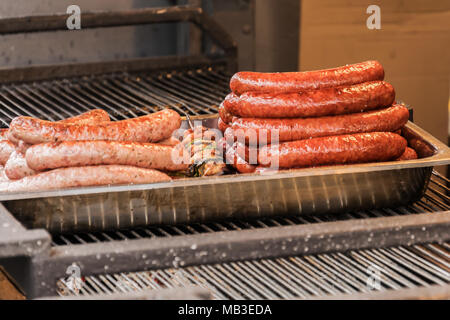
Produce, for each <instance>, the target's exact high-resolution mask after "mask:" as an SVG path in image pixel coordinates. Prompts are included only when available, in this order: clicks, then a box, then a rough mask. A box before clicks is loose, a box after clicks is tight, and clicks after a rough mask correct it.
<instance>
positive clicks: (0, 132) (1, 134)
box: [0, 129, 8, 141]
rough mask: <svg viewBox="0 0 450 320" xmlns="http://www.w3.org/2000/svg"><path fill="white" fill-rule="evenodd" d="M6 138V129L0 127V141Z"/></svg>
mask: <svg viewBox="0 0 450 320" xmlns="http://www.w3.org/2000/svg"><path fill="white" fill-rule="evenodd" d="M3 140H8V129H0V141H3Z"/></svg>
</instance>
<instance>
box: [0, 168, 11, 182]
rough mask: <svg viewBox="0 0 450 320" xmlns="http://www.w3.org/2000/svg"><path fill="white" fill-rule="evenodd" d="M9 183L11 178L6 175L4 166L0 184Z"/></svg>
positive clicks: (1, 169)
mask: <svg viewBox="0 0 450 320" xmlns="http://www.w3.org/2000/svg"><path fill="white" fill-rule="evenodd" d="M5 181H9V178H8V177H7V176H6V174H5V168H3V166H0V183H1V182H5Z"/></svg>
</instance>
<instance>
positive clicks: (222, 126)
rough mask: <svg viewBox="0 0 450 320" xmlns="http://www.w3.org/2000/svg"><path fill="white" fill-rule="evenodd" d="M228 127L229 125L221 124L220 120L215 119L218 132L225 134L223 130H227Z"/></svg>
mask: <svg viewBox="0 0 450 320" xmlns="http://www.w3.org/2000/svg"><path fill="white" fill-rule="evenodd" d="M229 127H230V125H228V124H226V123H225V122H223V120H222V119H221V118H219V119H217V128H218V129H219V130H220V131H222V132H225V130H227V129H228V128H229Z"/></svg>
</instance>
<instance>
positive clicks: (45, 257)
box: [0, 177, 450, 298]
mask: <svg viewBox="0 0 450 320" xmlns="http://www.w3.org/2000/svg"><path fill="white" fill-rule="evenodd" d="M440 179H441V180H439V181H440V182H438V183H439V184H441V185H442V186H444V184H446V183H447V180H443V179H445V178H443V177H442V178H440ZM442 183H444V184H442ZM436 186H437V185H435V186H434V188H433V189H435V192H439V193H441V196H440V197H438V198H439V199H441V200H442V201H443V202H442V204H441V207H438V208H442V207H443V206H444V205H445V206H446V207H447V209H448V208H449V200H448V198H446V197H447V196H446V194H448V191H446V190H448V189H447V188H445V189H441V188H439V189H438V188H437V187H436ZM444 187H445V186H444ZM429 190H431V189H430V188H429ZM429 192H431V191H429ZM432 195H434V193H433V192H431V193H430V196H432ZM444 196H445V197H444ZM430 199H431V198H430ZM429 201H431V200H429ZM426 202H427V201H425V202H424V203H423V204H420V206H421V207H422V208H423V209H424V211H425V212H426V213H416V214H412V213H414V212H417V211H412V212H411V214H407V213H408V212H405V210H406V211H408V210H407V209H401V208H399V209H398V210H400V211H399V212H402V213H405V214H404V215H395V216H387V217H383V216H381V217H373V218H367V217H366V216H365V214H364V213H360V214H361V217H362V219H352V218H351V216H352V215H350V219H347V220H338V221H329V222H326V221H325V222H323V221H320V222H317V223H313V224H308V223H307V224H300V225H287V226H270V227H269V226H267V227H263V228H260V229H258V228H252V229H247V230H239V229H238V230H232V231H230V230H224V231H217V232H210V233H199V234H188V235H179V236H172V237H152V238H144V239H137V240H123V241H109V242H99V243H88V244H79V245H72V244H68V245H62V246H53V247H52V244H51V241H52V240H51V236H50V235H49V234H48V233H47V232H46V231H44V230H24V232H20V235H21V236H22V238H21V241H23V235H24V234H33V233H37V234H39V235H42V234H45V235H46V236H45V237H43V238H40V239H38V240H37V239H36V238H33V239H32V240H30V245H29V248H31V249H29V250H25V248H24V245H23V242H21V244H20V245H19V244H17V248H19V249H20V250H22V255H25V256H26V257H27V258H25V259H23V258H22V259H19V258H18V259H16V260H14V259H12V260H9V261H8V260H6V264H3V261H2V264H3V265H4V267H5V269H6V270H7V271H8V272H9V273H10V275H11V276H12V277H13V278H15V279H17V281H18V283H19V286H20V287H21V289H22V290H23V291H24V292H25V293H26V294H27V296H28V297H30V298H37V297H43V296H51V295H54V293H55V292H54V290H55V284H56V282H57V281H58V279H60V278H64V277H66V276H67V275H66V269H67V267H68V266H70V265H72V263H75V264H77V265H78V266H80V268H81V272H82V274H83V275H86V276H87V275H96V274H97V275H98V274H105V273H121V272H133V271H142V270H155V269H166V268H173V267H174V264H178V266H179V265H180V263H181V264H183V267H187V266H196V265H205V264H214V263H217V262H218V261H220V262H234V261H246V260H254V259H269V258H280V257H288V256H294V255H295V256H298V255H305V254H308V255H311V254H319V253H321V254H323V253H331V252H345V251H346V250H356V249H358V250H360V249H370V248H386V247H391V246H397V245H410V246H412V245H415V244H421V243H432V242H437V243H444V242H446V241H449V240H450V234H449V232H448V230H449V228H450V211H447V210H444V211H439V210H436V208H435V209H433V208H432V207H431V206H430V207H429V208H427V206H426ZM2 209H3V205H0V210H2ZM0 212H1V211H0ZM430 212H432V213H430ZM1 216H2V214H0V217H1ZM11 219H13V218H12V217H11ZM15 223H16V224H17V222H15ZM22 228H23V227H22ZM9 230H10V229H9ZM10 234H13V233H12V232H11V230H10ZM37 241H39V242H40V243H39V245H37ZM25 247H26V246H25ZM193 248H194V249H195V250H193ZM16 256H17V255H16ZM143 257H144V258H143ZM19 266H20V267H19ZM105 266H107V268H105ZM24 270H26V276H25V277H24V275H23V273H24Z"/></svg>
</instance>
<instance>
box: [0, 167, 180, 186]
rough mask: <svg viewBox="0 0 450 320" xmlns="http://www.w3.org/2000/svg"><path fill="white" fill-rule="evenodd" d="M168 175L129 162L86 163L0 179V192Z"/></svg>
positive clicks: (157, 178)
mask: <svg viewBox="0 0 450 320" xmlns="http://www.w3.org/2000/svg"><path fill="white" fill-rule="evenodd" d="M170 180H171V178H170V177H169V176H168V175H167V174H165V173H163V172H159V171H157V170H154V169H144V168H137V167H131V166H120V165H111V166H89V167H71V168H61V169H55V170H51V171H46V172H42V173H39V174H36V175H33V176H29V177H25V178H23V179H21V180H16V181H10V182H3V183H0V192H29V191H41V190H58V189H64V188H72V187H87V186H100V185H113V184H141V183H154V182H165V181H170Z"/></svg>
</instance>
